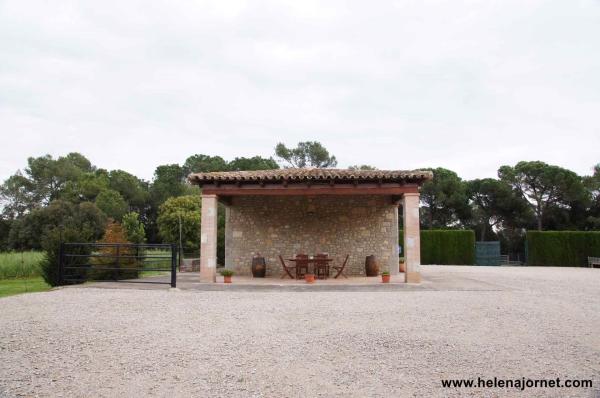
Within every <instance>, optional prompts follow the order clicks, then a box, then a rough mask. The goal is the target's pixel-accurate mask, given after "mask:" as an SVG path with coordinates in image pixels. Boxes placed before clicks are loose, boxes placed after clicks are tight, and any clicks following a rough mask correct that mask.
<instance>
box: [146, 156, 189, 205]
mask: <svg viewBox="0 0 600 398" xmlns="http://www.w3.org/2000/svg"><path fill="white" fill-rule="evenodd" d="M185 177H186V174H185V170H184V169H183V168H182V167H181V166H179V165H178V164H165V165H162V166H158V167H157V168H156V170H155V171H154V181H153V182H152V187H151V188H150V195H151V197H152V201H153V203H154V204H161V203H163V202H164V201H165V200H167V199H168V198H171V197H174V196H182V195H185V194H186V191H187V188H186V185H185V184H184V180H185Z"/></svg>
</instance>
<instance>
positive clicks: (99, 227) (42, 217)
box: [9, 200, 106, 250]
mask: <svg viewBox="0 0 600 398" xmlns="http://www.w3.org/2000/svg"><path fill="white" fill-rule="evenodd" d="M105 224H106V216H105V215H104V213H103V212H102V211H101V210H100V209H98V208H97V207H96V205H95V204H93V203H90V202H82V203H80V204H73V203H69V202H66V201H64V200H55V201H52V202H51V203H50V204H49V205H48V206H46V207H42V208H39V209H35V210H33V211H32V212H30V213H28V214H27V215H25V216H24V217H22V218H20V219H17V220H15V221H14V222H13V225H12V227H11V230H10V234H9V245H10V247H12V248H13V249H18V250H20V249H34V250H39V249H41V248H42V246H43V242H42V237H43V236H44V234H45V233H46V232H47V231H48V230H49V229H52V228H60V227H61V226H69V225H73V226H75V227H78V226H82V227H85V228H88V229H90V230H91V231H92V235H93V236H94V237H96V238H99V237H100V236H102V234H103V233H104V225H105Z"/></svg>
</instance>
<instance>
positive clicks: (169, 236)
mask: <svg viewBox="0 0 600 398" xmlns="http://www.w3.org/2000/svg"><path fill="white" fill-rule="evenodd" d="M180 221H181V233H182V241H183V248H184V250H186V251H188V250H189V251H191V250H197V249H198V247H199V245H200V197H199V196H196V195H187V196H180V197H177V198H170V199H167V200H166V201H165V203H163V204H162V205H161V206H160V210H159V213H158V219H157V223H158V230H159V232H160V235H161V237H162V238H163V241H164V242H167V243H176V244H177V245H178V246H179V222H180Z"/></svg>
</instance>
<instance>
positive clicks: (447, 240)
mask: <svg viewBox="0 0 600 398" xmlns="http://www.w3.org/2000/svg"><path fill="white" fill-rule="evenodd" d="M403 240H404V231H403V230H400V245H401V246H402V254H403V255H404V251H405V245H404V242H403ZM474 263H475V231H471V230H422V231H421V264H441V265H473V264H474Z"/></svg>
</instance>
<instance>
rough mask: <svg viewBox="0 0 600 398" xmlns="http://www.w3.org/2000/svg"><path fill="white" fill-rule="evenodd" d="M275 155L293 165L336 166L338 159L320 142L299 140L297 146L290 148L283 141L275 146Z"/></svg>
mask: <svg viewBox="0 0 600 398" xmlns="http://www.w3.org/2000/svg"><path fill="white" fill-rule="evenodd" d="M275 155H276V156H277V157H279V158H281V159H282V160H284V161H286V162H287V163H288V164H289V165H290V166H292V167H319V168H326V167H335V166H337V160H336V158H335V156H333V155H330V154H329V151H327V149H325V147H324V146H323V145H321V143H320V142H317V141H304V142H299V143H298V145H297V146H296V148H288V147H286V146H285V145H284V144H283V143H281V142H280V143H279V144H277V146H276V147H275Z"/></svg>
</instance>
